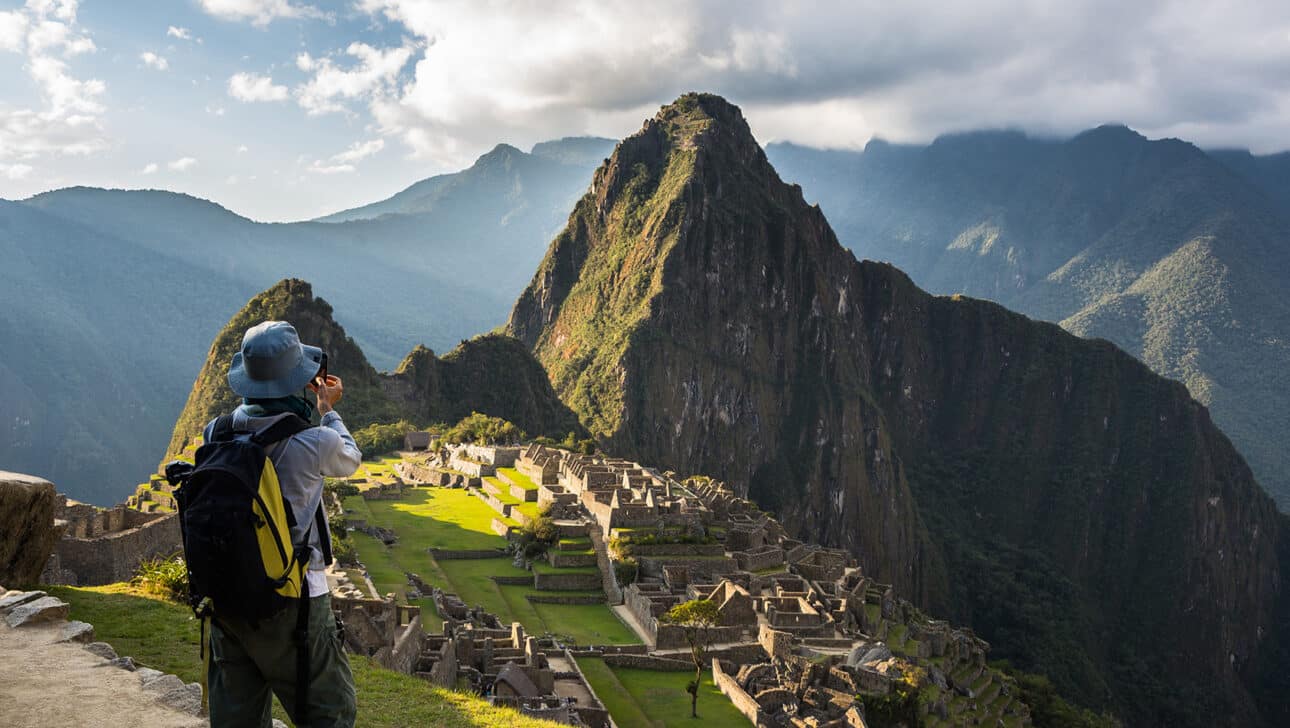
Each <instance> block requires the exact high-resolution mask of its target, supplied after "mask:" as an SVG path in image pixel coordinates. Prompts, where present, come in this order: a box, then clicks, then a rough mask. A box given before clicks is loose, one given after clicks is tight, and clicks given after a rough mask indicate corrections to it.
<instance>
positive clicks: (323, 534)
mask: <svg viewBox="0 0 1290 728" xmlns="http://www.w3.org/2000/svg"><path fill="white" fill-rule="evenodd" d="M326 497H327V496H326V494H324V495H323V498H324V499H325V498H326ZM314 523H315V524H316V527H317V529H318V543H319V544H320V545H321V546H322V557H323V565H324V566H331V562H332V558H331V530H330V529H328V528H327V519H326V518H325V517H324V516H323V507H322V503H321V502H320V503H319V504H318V510H317V511H315V512H314Z"/></svg>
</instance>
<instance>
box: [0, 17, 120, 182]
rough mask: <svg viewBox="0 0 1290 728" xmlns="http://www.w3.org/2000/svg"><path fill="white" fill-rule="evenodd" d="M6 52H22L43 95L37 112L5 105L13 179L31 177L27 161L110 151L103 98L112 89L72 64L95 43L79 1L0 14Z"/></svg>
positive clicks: (1, 126) (0, 149)
mask: <svg viewBox="0 0 1290 728" xmlns="http://www.w3.org/2000/svg"><path fill="white" fill-rule="evenodd" d="M0 50H3V51H7V52H13V53H21V54H23V56H24V59H25V62H24V63H23V64H22V68H23V70H24V71H25V72H26V74H27V76H28V77H29V78H30V79H31V81H32V83H33V84H34V85H35V87H36V89H37V92H38V93H39V95H40V104H39V105H38V106H35V107H28V106H10V105H7V104H0V164H3V165H4V172H3V175H4V176H5V177H7V178H9V179H17V178H18V177H22V176H26V175H27V174H29V173H30V172H31V171H32V169H33V167H32V165H30V164H27V163H26V162H28V161H30V160H33V159H37V158H40V157H48V156H57V155H86V154H93V153H96V152H100V151H103V150H104V149H107V147H108V146H109V144H108V140H107V138H106V136H105V135H104V133H103V125H102V121H101V115H102V114H103V112H104V111H105V109H104V106H103V103H102V101H101V98H102V97H103V95H104V93H105V92H106V91H107V85H106V84H104V83H103V82H102V81H100V80H98V79H94V78H81V77H79V76H78V75H76V74H73V72H72V70H71V67H70V66H69V64H68V59H70V58H74V57H76V56H79V55H82V54H85V53H92V52H94V51H95V50H96V47H95V45H94V41H93V40H92V39H91V38H90V37H89V36H88V35H85V34H83V33H82V31H81V30H80V27H79V26H78V24H77V21H76V2H75V0H29V1H28V2H27V4H26V5H24V6H23V7H22V8H19V9H17V10H11V11H6V12H0Z"/></svg>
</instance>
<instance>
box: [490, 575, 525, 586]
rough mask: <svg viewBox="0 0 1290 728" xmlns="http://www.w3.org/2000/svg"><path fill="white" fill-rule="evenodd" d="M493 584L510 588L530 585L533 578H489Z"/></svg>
mask: <svg viewBox="0 0 1290 728" xmlns="http://www.w3.org/2000/svg"><path fill="white" fill-rule="evenodd" d="M488 578H489V579H492V580H493V583H494V584H509V585H511V586H520V585H524V586H527V585H531V584H532V583H533V577H531V576H490V577H488Z"/></svg>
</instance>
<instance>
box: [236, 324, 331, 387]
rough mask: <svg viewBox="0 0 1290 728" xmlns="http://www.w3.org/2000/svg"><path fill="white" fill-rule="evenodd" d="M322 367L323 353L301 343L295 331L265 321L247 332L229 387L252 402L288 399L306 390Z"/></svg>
mask: <svg viewBox="0 0 1290 728" xmlns="http://www.w3.org/2000/svg"><path fill="white" fill-rule="evenodd" d="M321 366H322V349H319V348H318V347H316V346H309V345H308V344H302V343H300V334H298V333H296V327H294V326H292V325H291V324H289V323H287V322H286V321H265V322H264V323H261V324H257V325H255V326H252V327H251V328H250V329H247V332H246V335H244V336H243V337H242V350H241V351H239V352H237V353H236V354H234V355H233V364H232V366H230V367H229V369H228V386H229V387H231V388H232V389H233V391H234V392H236V393H238V394H240V395H241V396H243V397H246V398H249V399H273V398H277V397H288V396H290V395H292V394H295V393H297V392H299V391H300V390H302V389H304V387H305V385H306V384H308V383H309V380H311V379H313V378H314V375H316V374H317V373H318V369H319V368H320V367H321Z"/></svg>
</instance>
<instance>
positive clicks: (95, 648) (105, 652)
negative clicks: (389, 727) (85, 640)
mask: <svg viewBox="0 0 1290 728" xmlns="http://www.w3.org/2000/svg"><path fill="white" fill-rule="evenodd" d="M85 649H86V650H88V651H89V652H92V653H94V654H96V655H98V656H99V657H102V658H103V659H105V660H115V659H116V650H114V649H112V645H109V644H108V643H106V642H91V643H89V644H88V645H85Z"/></svg>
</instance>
